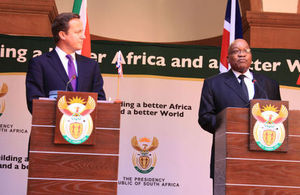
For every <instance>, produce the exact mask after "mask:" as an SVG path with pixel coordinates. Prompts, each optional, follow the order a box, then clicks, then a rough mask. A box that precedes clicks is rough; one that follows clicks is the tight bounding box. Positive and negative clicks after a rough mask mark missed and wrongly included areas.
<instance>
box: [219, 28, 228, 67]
mask: <svg viewBox="0 0 300 195" xmlns="http://www.w3.org/2000/svg"><path fill="white" fill-rule="evenodd" d="M229 39H230V32H229V31H227V30H226V29H224V30H223V37H222V47H221V57H220V61H221V63H222V64H223V66H224V67H225V68H226V69H228V62H227V54H228V47H229Z"/></svg>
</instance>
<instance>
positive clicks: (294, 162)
mask: <svg viewBox="0 0 300 195" xmlns="http://www.w3.org/2000/svg"><path fill="white" fill-rule="evenodd" d="M299 119H300V111H298V110H290V111H289V119H288V126H289V143H288V152H264V151H263V152H257V151H249V140H248V139H249V109H248V108H227V109H225V110H223V111H222V112H221V113H220V114H219V115H218V121H220V126H219V128H218V129H217V131H216V134H215V144H216V145H215V178H214V194H215V195H219V194H220V195H223V194H230V195H235V194H236V195H240V194H300V120H299Z"/></svg>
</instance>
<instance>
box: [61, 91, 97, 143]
mask: <svg viewBox="0 0 300 195" xmlns="http://www.w3.org/2000/svg"><path fill="white" fill-rule="evenodd" d="M57 107H58V109H59V110H60V112H61V113H63V116H62V117H61V119H60V124H59V128H60V132H61V134H62V136H63V138H64V139H65V140H67V141H68V142H69V143H71V144H81V143H83V142H85V141H86V140H87V139H88V138H89V136H90V135H91V133H92V131H93V120H92V117H91V116H90V113H92V112H93V111H94V109H95V107H96V102H95V100H94V99H93V98H92V97H91V96H88V100H87V102H85V100H84V99H82V98H80V97H77V96H76V97H73V98H70V99H69V101H68V102H67V101H66V97H65V96H62V97H61V98H60V99H59V100H58V103H57Z"/></svg>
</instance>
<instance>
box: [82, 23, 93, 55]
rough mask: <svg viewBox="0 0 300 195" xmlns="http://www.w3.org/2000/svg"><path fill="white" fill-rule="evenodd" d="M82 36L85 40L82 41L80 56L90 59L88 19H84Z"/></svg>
mask: <svg viewBox="0 0 300 195" xmlns="http://www.w3.org/2000/svg"><path fill="white" fill-rule="evenodd" d="M84 35H85V39H84V41H83V45H82V50H81V55H83V56H86V57H91V37H90V29H89V20H88V18H86V27H85V32H84Z"/></svg>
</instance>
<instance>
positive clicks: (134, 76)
mask: <svg viewBox="0 0 300 195" xmlns="http://www.w3.org/2000/svg"><path fill="white" fill-rule="evenodd" d="M102 76H105V77H118V75H117V74H102ZM123 77H127V78H155V79H170V80H185V81H204V79H197V78H180V77H169V76H156V75H142V74H141V75H125V74H123Z"/></svg>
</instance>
